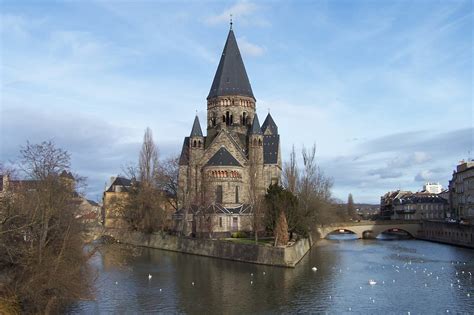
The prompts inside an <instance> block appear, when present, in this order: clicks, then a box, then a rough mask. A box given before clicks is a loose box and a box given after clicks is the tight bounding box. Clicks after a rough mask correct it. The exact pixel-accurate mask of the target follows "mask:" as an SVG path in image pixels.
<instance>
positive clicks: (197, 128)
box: [190, 115, 203, 137]
mask: <svg viewBox="0 0 474 315" xmlns="http://www.w3.org/2000/svg"><path fill="white" fill-rule="evenodd" d="M202 136H203V135H202V130H201V124H200V123H199V117H198V116H197V115H196V117H195V118H194V123H193V129H191V135H190V137H202Z"/></svg>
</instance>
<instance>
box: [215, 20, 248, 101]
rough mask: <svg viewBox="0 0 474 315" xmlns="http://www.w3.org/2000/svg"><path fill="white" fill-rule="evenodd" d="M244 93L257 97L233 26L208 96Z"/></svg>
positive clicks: (244, 94)
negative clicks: (254, 94)
mask: <svg viewBox="0 0 474 315" xmlns="http://www.w3.org/2000/svg"><path fill="white" fill-rule="evenodd" d="M225 95H243V96H249V97H252V98H253V99H255V97H254V96H253V92H252V87H251V86H250V82H249V78H248V77H247V72H246V71H245V66H244V62H243V61H242V56H241V55H240V50H239V46H237V40H236V39H235V36H234V31H233V30H232V28H231V29H230V30H229V35H227V40H226V42H225V46H224V50H223V51H222V56H221V60H220V61H219V66H218V67H217V71H216V75H215V76H214V81H212V86H211V90H210V91H209V95H208V96H207V98H208V99H209V98H212V97H216V96H225Z"/></svg>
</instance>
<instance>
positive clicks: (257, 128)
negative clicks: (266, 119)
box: [250, 114, 262, 135]
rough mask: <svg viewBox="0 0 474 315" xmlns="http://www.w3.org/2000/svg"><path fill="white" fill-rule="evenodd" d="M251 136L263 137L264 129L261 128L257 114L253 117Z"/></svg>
mask: <svg viewBox="0 0 474 315" xmlns="http://www.w3.org/2000/svg"><path fill="white" fill-rule="evenodd" d="M250 134H251V135H261V134H262V129H261V128H260V122H259V121H258V116H257V114H255V116H253V122H252V129H250Z"/></svg>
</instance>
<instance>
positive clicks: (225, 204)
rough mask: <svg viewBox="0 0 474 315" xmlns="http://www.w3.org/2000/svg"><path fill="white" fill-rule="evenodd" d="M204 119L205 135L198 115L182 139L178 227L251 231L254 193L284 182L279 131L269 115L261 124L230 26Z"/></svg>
mask: <svg viewBox="0 0 474 315" xmlns="http://www.w3.org/2000/svg"><path fill="white" fill-rule="evenodd" d="M205 124H206V130H207V134H206V136H204V134H203V132H202V129H201V125H200V122H199V119H198V117H197V116H196V117H195V119H194V123H193V126H192V129H191V133H190V135H189V137H186V138H185V139H184V143H183V147H182V151H181V157H180V161H179V180H178V182H179V190H178V200H179V205H180V210H179V211H178V212H177V213H176V215H175V218H176V229H177V230H178V232H181V233H183V234H191V233H195V234H202V233H206V232H209V229H212V231H213V232H214V233H221V234H225V233H229V232H232V231H251V230H252V205H253V204H254V202H255V200H256V198H258V197H261V196H263V195H264V194H265V191H266V189H267V187H268V186H269V185H270V184H272V183H273V184H275V183H279V182H280V176H281V153H280V135H279V134H278V127H277V125H276V123H275V121H274V120H273V118H272V116H271V115H270V114H268V115H267V117H266V119H265V121H264V122H263V124H262V125H261V126H260V122H259V119H258V117H257V113H256V99H255V97H254V94H253V91H252V88H251V86H250V82H249V79H248V77H247V72H246V70H245V66H244V63H243V61H242V57H241V55H240V51H239V48H238V46H237V41H236V39H235V35H234V32H233V30H232V28H231V29H230V31H229V34H228V36H227V40H226V43H225V46H224V50H223V52H222V56H221V59H220V62H219V66H218V68H217V71H216V74H215V77H214V80H213V82H212V86H211V89H210V91H209V95H208V97H207V121H206V122H205ZM204 212H207V213H209V212H211V215H210V216H208V217H204V216H203V213H204ZM203 221H207V222H203Z"/></svg>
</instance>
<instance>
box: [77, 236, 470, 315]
mask: <svg viewBox="0 0 474 315" xmlns="http://www.w3.org/2000/svg"><path fill="white" fill-rule="evenodd" d="M343 237H349V236H348V235H347V236H346V235H344V236H343ZM92 265H93V267H95V268H97V270H98V271H99V279H98V282H97V294H96V297H97V299H96V301H81V302H80V303H78V305H77V306H76V307H75V308H74V309H72V310H71V313H87V314H90V313H117V312H118V313H125V312H126V313H130V312H132V313H133V312H136V313H143V312H173V313H189V314H202V313H230V314H233V313H264V314H274V313H295V312H314V313H320V312H322V313H324V312H328V313H341V312H349V311H352V312H356V313H381V312H388V313H393V312H396V313H405V314H406V313H407V312H411V314H415V313H417V314H418V313H423V314H433V313H440V312H443V313H445V312H446V310H449V311H450V312H454V313H469V312H471V311H472V310H474V294H473V293H474V292H473V291H474V282H473V278H472V274H473V273H474V251H472V250H469V249H463V248H456V247H451V246H446V245H440V244H435V243H429V242H422V241H417V240H412V241H399V240H394V241H391V242H382V241H378V240H358V241H349V242H346V241H341V240H340V239H339V240H323V241H320V242H318V243H317V245H316V247H314V248H313V249H312V250H311V252H310V253H309V254H308V255H307V256H306V257H305V258H303V260H302V261H301V263H300V264H299V265H298V266H297V268H295V269H286V268H278V267H271V266H262V265H252V264H246V263H239V262H233V261H226V260H219V259H213V258H208V257H199V256H192V255H185V254H179V253H173V252H166V251H160V250H152V249H145V248H138V249H137V248H131V247H126V246H123V245H111V246H109V247H107V248H105V249H104V250H103V251H102V252H101V253H98V254H97V255H96V256H95V257H94V260H93V262H92ZM313 266H315V267H317V271H316V272H315V271H312V270H311V268H312V267H313ZM148 274H151V275H152V276H153V278H152V279H151V280H149V279H148ZM369 279H374V280H376V281H377V284H376V285H372V286H371V285H369V283H368V280H369ZM193 282H194V285H193V284H192V283H193ZM469 294H470V295H471V296H468V295H469Z"/></svg>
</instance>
